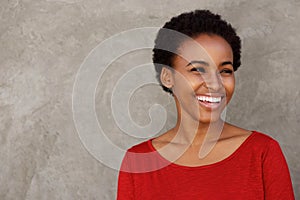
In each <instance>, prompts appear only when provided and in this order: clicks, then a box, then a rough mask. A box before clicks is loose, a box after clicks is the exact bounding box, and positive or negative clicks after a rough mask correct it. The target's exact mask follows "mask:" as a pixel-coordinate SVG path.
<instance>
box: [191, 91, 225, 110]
mask: <svg viewBox="0 0 300 200" xmlns="http://www.w3.org/2000/svg"><path fill="white" fill-rule="evenodd" d="M196 98H197V100H198V102H199V104H200V105H202V106H204V107H205V108H208V109H217V108H218V107H219V106H220V105H221V102H222V99H223V98H224V95H216V94H211V95H196Z"/></svg>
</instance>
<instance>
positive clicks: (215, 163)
mask: <svg viewBox="0 0 300 200" xmlns="http://www.w3.org/2000/svg"><path fill="white" fill-rule="evenodd" d="M256 134H257V132H256V131H251V134H250V135H249V136H248V137H247V138H246V139H245V140H244V141H243V142H242V143H241V145H240V146H239V147H238V148H237V149H236V150H234V152H233V153H232V154H230V155H229V156H227V157H226V158H224V159H222V160H220V161H217V162H214V163H211V164H206V165H199V166H186V165H180V164H176V163H173V162H171V161H169V160H168V159H166V158H165V157H163V156H162V155H161V154H160V153H159V152H158V151H157V150H156V149H155V147H154V146H153V144H152V140H153V139H155V138H151V139H150V140H148V142H147V143H148V146H149V148H150V149H151V151H155V152H156V153H157V156H158V157H159V159H161V160H162V161H163V162H167V163H169V164H168V166H171V167H175V168H181V169H188V170H194V169H205V168H211V167H216V166H219V165H223V164H225V163H227V162H228V161H229V160H231V159H232V158H234V157H235V156H236V155H237V154H238V153H239V152H240V151H242V150H243V149H244V148H245V146H247V144H248V143H249V142H250V141H251V140H252V138H253V137H254V136H255V135H256Z"/></svg>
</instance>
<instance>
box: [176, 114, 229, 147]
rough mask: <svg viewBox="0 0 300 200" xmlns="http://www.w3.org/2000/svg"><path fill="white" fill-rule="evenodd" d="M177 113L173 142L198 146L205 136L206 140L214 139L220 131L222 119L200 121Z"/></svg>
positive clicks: (222, 123)
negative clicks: (207, 121)
mask: <svg viewBox="0 0 300 200" xmlns="http://www.w3.org/2000/svg"><path fill="white" fill-rule="evenodd" d="M180 116H181V115H178V119H177V123H176V126H175V127H174V128H173V131H172V132H173V133H174V134H176V135H175V136H174V139H173V142H175V143H179V144H185V145H191V146H199V145H201V144H202V143H203V141H204V139H205V137H206V136H208V137H207V138H206V139H207V140H208V141H215V140H217V139H218V138H219V136H220V133H221V132H222V129H223V125H224V121H223V120H222V119H219V120H217V121H215V122H210V123H201V122H199V121H196V120H194V119H190V118H189V117H185V116H184V117H180Z"/></svg>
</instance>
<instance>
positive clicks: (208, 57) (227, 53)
mask: <svg viewBox="0 0 300 200" xmlns="http://www.w3.org/2000/svg"><path fill="white" fill-rule="evenodd" d="M177 53H178V56H177V57H179V56H180V57H182V58H183V59H185V60H186V61H187V62H190V61H191V60H199V59H200V60H205V61H207V62H212V61H213V62H219V61H220V62H221V61H225V60H227V61H232V60H233V53H232V48H231V46H230V45H229V43H228V42H227V41H226V40H225V39H224V38H222V37H220V36H218V35H208V34H201V35H198V36H197V37H194V38H193V39H191V40H185V41H183V42H182V43H181V45H180V46H179V48H178V50H177Z"/></svg>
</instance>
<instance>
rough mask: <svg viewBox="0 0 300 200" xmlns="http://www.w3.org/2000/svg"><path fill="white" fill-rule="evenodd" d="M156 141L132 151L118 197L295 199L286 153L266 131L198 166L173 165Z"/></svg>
mask: <svg viewBox="0 0 300 200" xmlns="http://www.w3.org/2000/svg"><path fill="white" fill-rule="evenodd" d="M151 141H152V140H148V141H146V142H143V143H141V144H139V145H136V146H134V147H132V148H130V149H129V150H128V151H127V153H126V155H125V157H124V160H123V163H122V167H121V170H120V173H119V183H118V194H117V199H118V200H129V199H139V200H148V199H151V200H153V199H155V200H159V199H164V200H166V199H172V200H190V199H205V200H206V199H208V200H214V199H218V200H220V199H226V200H227V199H229V200H235V199H239V200H241V199H242V200H247V199H251V200H260V199H265V200H281V199H284V200H291V199H294V194H293V188H292V184H291V179H290V174H289V170H288V166H287V163H286V161H285V158H284V155H283V153H282V151H281V149H280V146H279V144H278V142H276V141H275V140H274V139H272V138H271V137H269V136H267V135H264V134H262V133H259V132H255V131H254V132H253V133H252V134H251V135H250V136H249V137H248V138H247V139H246V140H245V141H244V142H243V143H242V145H241V146H240V147H239V148H238V149H237V150H236V151H235V152H234V153H233V154H231V155H230V156H229V157H227V158H225V159H224V160H222V161H219V162H216V163H214V164H209V165H205V166H198V167H187V166H181V165H177V164H174V163H170V162H169V161H167V160H166V159H164V158H163V157H162V156H161V155H160V154H158V153H157V152H156V150H155V149H154V147H153V146H152V143H151ZM153 169H157V170H153ZM135 172H139V173H135Z"/></svg>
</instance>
